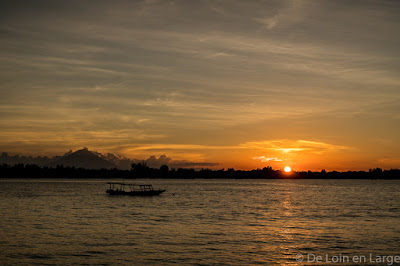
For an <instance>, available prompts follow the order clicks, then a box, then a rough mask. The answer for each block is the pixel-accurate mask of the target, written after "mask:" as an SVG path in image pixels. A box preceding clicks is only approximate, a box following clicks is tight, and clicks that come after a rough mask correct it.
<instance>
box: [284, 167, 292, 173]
mask: <svg viewBox="0 0 400 266" xmlns="http://www.w3.org/2000/svg"><path fill="white" fill-rule="evenodd" d="M283 170H284V171H285V172H286V173H290V172H292V168H290V166H286V167H285V169H283Z"/></svg>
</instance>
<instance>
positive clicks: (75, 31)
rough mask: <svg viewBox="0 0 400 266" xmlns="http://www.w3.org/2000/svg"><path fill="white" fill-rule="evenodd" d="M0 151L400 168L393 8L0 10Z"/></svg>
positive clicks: (238, 164) (71, 4) (147, 5)
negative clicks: (88, 152) (78, 151)
mask: <svg viewBox="0 0 400 266" xmlns="http://www.w3.org/2000/svg"><path fill="white" fill-rule="evenodd" d="M0 58H1V61H0V62H1V63H0V68H1V71H0V152H8V153H9V154H20V155H35V156H36V155H41V156H43V155H48V156H53V155H59V154H63V153H64V152H67V151H68V150H69V149H73V150H76V149H80V148H82V147H88V148H89V149H90V150H95V151H99V152H103V153H105V152H112V153H118V154H123V155H126V156H127V157H129V158H137V159H145V158H148V157H149V156H151V155H155V156H157V157H158V156H160V155H162V154H166V155H167V156H168V157H170V158H172V159H173V160H187V161H190V162H208V163H218V165H217V166H216V168H217V169H220V168H225V169H226V168H228V167H231V168H235V169H253V168H262V167H264V166H272V167H273V168H275V169H283V167H285V166H287V165H288V166H291V167H292V169H293V170H321V169H326V170H368V169H369V168H375V167H381V168H384V169H390V168H400V1H385V0H379V1H378V0H376V1H367V0H363V1H347V0H345V1H333V0H332V1H323V0H321V1H284V0H279V1H278V0H277V1H222V0H215V1H212V0H209V1H200V0H199V1H189V0H182V1H169V0H165V1H155V0H152V1H102V0H97V1H84V0H79V1H57V0H55V1H53V0H49V1H42V0H35V1H31V0H29V1H19V0H14V1H2V6H1V8H0Z"/></svg>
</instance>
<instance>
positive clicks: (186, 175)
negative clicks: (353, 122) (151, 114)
mask: <svg viewBox="0 0 400 266" xmlns="http://www.w3.org/2000/svg"><path fill="white" fill-rule="evenodd" d="M0 178H107V179H135V178H172V179H195V178H205V179H218V178H221V179H400V170H399V169H390V170H382V169H381V168H374V169H370V170H369V171H347V172H338V171H330V172H327V171H325V170H322V171H321V172H313V171H300V172H291V173H285V172H283V171H281V170H274V169H272V168H271V167H264V168H263V169H255V170H235V169H233V168H228V169H227V170H225V169H221V170H211V169H202V170H195V169H190V168H178V169H170V168H169V167H168V166H167V165H162V166H161V167H160V168H151V167H149V166H147V165H146V164H145V163H144V162H143V163H133V164H132V168H131V170H119V169H117V168H114V169H100V170H94V169H85V168H76V167H68V166H62V165H58V166H56V167H47V166H38V165H34V164H16V165H8V164H1V165H0Z"/></svg>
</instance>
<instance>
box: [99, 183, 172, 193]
mask: <svg viewBox="0 0 400 266" xmlns="http://www.w3.org/2000/svg"><path fill="white" fill-rule="evenodd" d="M107 184H108V185H109V186H110V188H109V189H107V190H106V193H108V194H110V195H128V196H158V195H160V194H161V193H163V192H164V191H165V189H160V190H154V189H153V186H152V185H147V184H146V185H136V184H129V183H121V182H107ZM125 188H127V189H126V190H125Z"/></svg>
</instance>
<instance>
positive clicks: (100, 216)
mask: <svg viewBox="0 0 400 266" xmlns="http://www.w3.org/2000/svg"><path fill="white" fill-rule="evenodd" d="M106 182H107V180H100V181H99V180H96V181H94V180H79V181H78V180H50V181H49V180H28V181H26V180H25V181H24V180H0V215H1V219H0V263H2V264H30V265H32V264H39V265H43V264H69V265H73V264H106V265H107V264H135V265H144V264H146V265H147V264H153V265H154V264H161V265H166V264H173V263H178V264H182V265H190V264H195V265H201V264H203V265H210V264H213V265H215V264H221V265H227V264H228V265H229V264H232V265H253V264H262V265H267V264H275V263H277V264H299V263H300V262H298V261H301V260H302V261H303V262H302V263H305V264H317V263H318V264H321V263H329V264H335V262H338V264H343V262H349V263H357V262H359V261H360V260H361V262H362V263H361V264H375V263H376V264H378V263H379V262H383V263H382V264H386V265H391V264H396V263H395V260H396V258H397V257H396V256H399V255H400V201H399V200H400V181H397V180H391V181H385V180H383V181H382V180H381V181H378V180H145V181H144V183H152V184H153V185H154V186H155V187H156V188H163V189H167V192H165V193H164V194H162V195H161V196H159V197H130V196H108V195H107V194H106V193H105V189H106V184H105V183H106ZM135 182H137V183H143V182H138V181H135ZM319 256H320V257H319ZM383 256H387V257H384V258H383ZM364 257H365V261H364ZM357 258H359V259H360V260H359V261H357V260H358V259H357ZM296 259H297V260H296ZM398 259H399V261H400V257H398ZM354 260H356V261H354ZM391 261H392V262H391ZM397 264H398V263H397Z"/></svg>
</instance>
